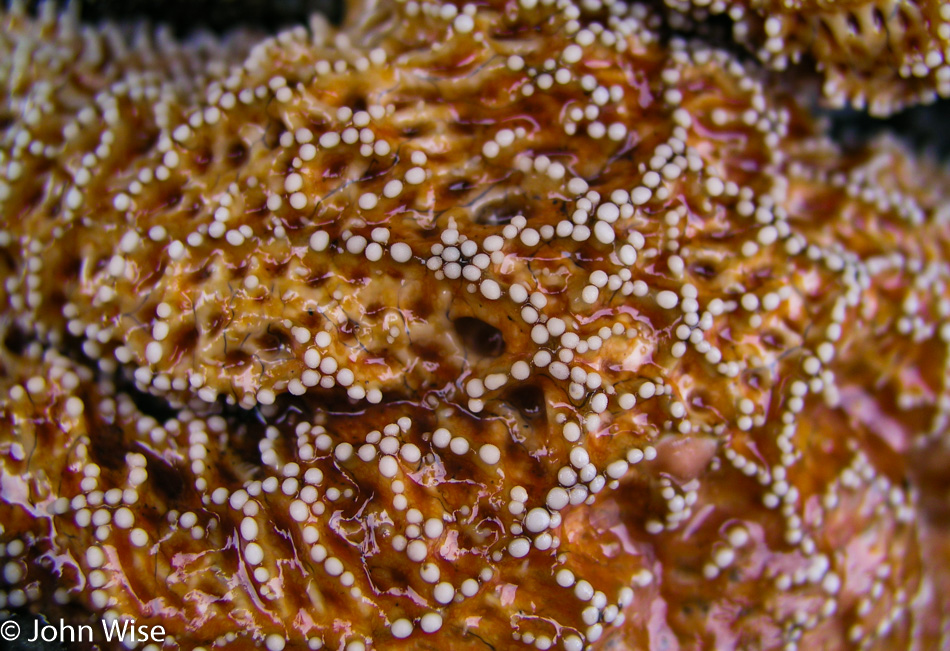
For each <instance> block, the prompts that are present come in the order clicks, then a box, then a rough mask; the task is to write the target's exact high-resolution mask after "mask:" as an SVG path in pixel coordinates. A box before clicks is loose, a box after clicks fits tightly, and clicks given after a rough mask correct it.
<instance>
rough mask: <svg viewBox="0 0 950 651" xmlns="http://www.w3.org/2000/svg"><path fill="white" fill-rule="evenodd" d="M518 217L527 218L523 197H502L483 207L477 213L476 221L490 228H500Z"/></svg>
mask: <svg viewBox="0 0 950 651" xmlns="http://www.w3.org/2000/svg"><path fill="white" fill-rule="evenodd" d="M518 215H524V216H525V217H527V214H526V211H525V205H524V201H522V200H521V197H518V196H511V197H502V198H500V199H495V200H493V201H489V202H487V203H485V204H484V205H482V206H481V207H480V208H479V209H478V211H477V212H476V213H475V221H476V222H477V223H479V224H485V225H488V226H500V225H503V224H507V223H509V222H510V221H511V220H512V219H514V218H515V217H517V216H518Z"/></svg>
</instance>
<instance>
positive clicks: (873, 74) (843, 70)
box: [666, 0, 950, 116]
mask: <svg viewBox="0 0 950 651" xmlns="http://www.w3.org/2000/svg"><path fill="white" fill-rule="evenodd" d="M666 5H667V6H668V7H669V8H670V9H672V10H673V11H674V12H675V14H674V15H673V16H672V18H673V22H674V24H677V25H679V26H682V20H683V19H686V20H687V21H689V22H694V21H696V22H699V23H702V22H703V21H705V20H707V19H708V18H709V17H710V16H717V15H724V16H728V17H729V19H730V20H731V21H732V23H733V24H732V35H733V38H734V39H735V40H736V42H738V43H741V44H743V45H745V46H746V47H747V48H748V49H749V50H751V51H752V52H753V53H755V55H756V56H757V57H758V58H759V60H761V61H762V62H763V63H764V64H765V65H767V66H769V67H773V68H775V69H777V70H785V69H786V68H788V67H790V66H791V65H793V64H797V63H800V62H802V63H803V65H804V66H805V67H806V68H815V69H817V70H818V71H819V73H820V75H821V77H822V78H823V84H822V92H823V95H824V97H825V99H826V100H827V102H828V103H830V104H831V105H832V106H835V107H838V108H841V107H843V106H845V105H852V106H854V107H856V108H860V109H866V110H868V111H869V112H870V113H871V114H873V115H878V116H882V115H889V114H892V113H895V112H897V111H900V110H901V109H903V108H906V107H908V106H912V105H915V104H919V103H930V102H933V101H934V100H935V99H937V97H943V98H946V97H948V96H950V67H948V65H947V62H946V55H947V45H948V43H950V9H948V5H947V4H946V3H944V2H940V0H923V1H921V2H918V1H896V2H892V1H890V0H887V1H882V2H877V1H871V2H812V1H807V2H801V1H796V2H789V1H785V2H729V1H724V0H715V1H710V0H666ZM677 19H679V20H677Z"/></svg>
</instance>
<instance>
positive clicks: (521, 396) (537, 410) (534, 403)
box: [505, 384, 545, 420]
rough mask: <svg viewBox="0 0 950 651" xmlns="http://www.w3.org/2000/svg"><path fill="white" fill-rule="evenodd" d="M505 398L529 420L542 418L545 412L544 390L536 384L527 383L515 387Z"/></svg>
mask: <svg viewBox="0 0 950 651" xmlns="http://www.w3.org/2000/svg"><path fill="white" fill-rule="evenodd" d="M505 400H506V402H508V403H509V404H510V405H511V406H512V407H514V408H515V409H517V410H518V411H520V412H521V413H522V414H523V415H524V417H525V418H528V419H529V420H535V419H537V418H542V417H543V416H544V414H545V409H544V391H542V390H541V387H539V386H537V385H534V384H527V385H524V386H519V387H515V388H514V389H512V390H511V391H509V392H508V394H507V395H506V396H505Z"/></svg>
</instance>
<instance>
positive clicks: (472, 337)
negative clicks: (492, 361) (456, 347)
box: [454, 316, 505, 357]
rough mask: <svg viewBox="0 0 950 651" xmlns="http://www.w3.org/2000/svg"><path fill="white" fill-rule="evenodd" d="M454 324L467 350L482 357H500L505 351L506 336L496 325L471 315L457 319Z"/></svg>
mask: <svg viewBox="0 0 950 651" xmlns="http://www.w3.org/2000/svg"><path fill="white" fill-rule="evenodd" d="M454 325H455V332H456V333H458V336H459V339H460V340H461V341H462V346H463V347H464V348H465V349H466V350H468V351H470V352H472V353H475V354H476V355H478V356H480V357H498V356H499V355H501V354H502V353H503V352H505V338H504V336H503V335H502V334H501V330H499V329H498V328H496V327H495V326H493V325H489V324H487V323H485V322H484V321H482V320H481V319H476V318H474V317H470V316H463V317H462V318H460V319H456V320H455V322H454Z"/></svg>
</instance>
